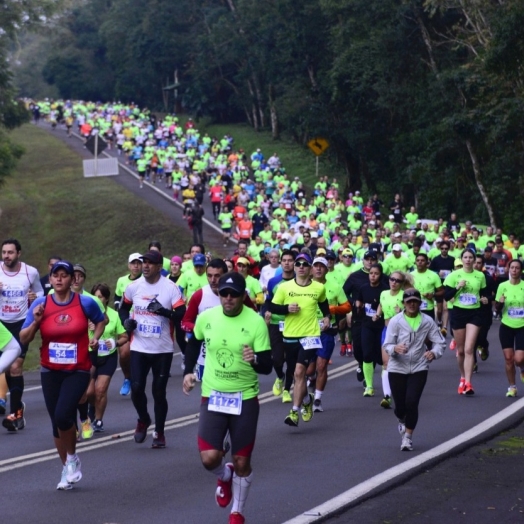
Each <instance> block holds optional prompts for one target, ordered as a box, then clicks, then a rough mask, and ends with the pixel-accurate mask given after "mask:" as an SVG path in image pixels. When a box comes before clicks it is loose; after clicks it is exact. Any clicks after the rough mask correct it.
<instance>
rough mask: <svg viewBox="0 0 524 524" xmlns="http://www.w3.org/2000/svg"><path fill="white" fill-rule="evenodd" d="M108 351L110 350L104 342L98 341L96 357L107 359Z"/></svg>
mask: <svg viewBox="0 0 524 524" xmlns="http://www.w3.org/2000/svg"><path fill="white" fill-rule="evenodd" d="M110 351H111V350H110V349H109V346H108V345H107V343H106V341H105V340H100V341H99V342H98V356H99V357H107V355H109V352H110Z"/></svg>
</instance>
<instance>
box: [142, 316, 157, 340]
mask: <svg viewBox="0 0 524 524" xmlns="http://www.w3.org/2000/svg"><path fill="white" fill-rule="evenodd" d="M138 332H139V333H140V335H142V336H143V337H146V338H160V335H161V334H162V324H161V323H160V321H159V320H156V319H154V318H141V319H140V321H139V324H138Z"/></svg>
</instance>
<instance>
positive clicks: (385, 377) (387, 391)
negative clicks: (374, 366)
mask: <svg viewBox="0 0 524 524" xmlns="http://www.w3.org/2000/svg"><path fill="white" fill-rule="evenodd" d="M382 392H383V393H384V396H385V397H391V387H390V385H389V374H388V371H387V370H386V369H383V370H382Z"/></svg>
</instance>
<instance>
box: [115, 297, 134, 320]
mask: <svg viewBox="0 0 524 524" xmlns="http://www.w3.org/2000/svg"><path fill="white" fill-rule="evenodd" d="M131 306H132V304H131V303H130V302H127V301H126V300H125V299H124V301H123V302H122V303H121V304H120V307H119V308H118V317H119V318H120V322H122V324H124V322H125V321H126V320H127V319H128V318H129V312H130V311H131Z"/></svg>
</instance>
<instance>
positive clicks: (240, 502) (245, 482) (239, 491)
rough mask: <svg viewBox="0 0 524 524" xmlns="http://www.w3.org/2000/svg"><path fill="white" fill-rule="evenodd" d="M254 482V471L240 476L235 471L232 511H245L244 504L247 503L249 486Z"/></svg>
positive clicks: (241, 512)
mask: <svg viewBox="0 0 524 524" xmlns="http://www.w3.org/2000/svg"><path fill="white" fill-rule="evenodd" d="M251 482H253V472H251V473H250V474H249V475H248V476H247V477H239V476H237V474H236V473H233V507H232V508H231V513H240V514H241V515H242V514H243V513H244V506H245V505H246V500H247V496H248V494H249V488H250V487H251Z"/></svg>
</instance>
